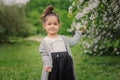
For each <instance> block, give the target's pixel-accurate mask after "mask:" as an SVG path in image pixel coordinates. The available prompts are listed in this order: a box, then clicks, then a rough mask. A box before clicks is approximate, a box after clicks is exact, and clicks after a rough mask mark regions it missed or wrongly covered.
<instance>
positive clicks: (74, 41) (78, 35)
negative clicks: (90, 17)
mask: <svg viewBox="0 0 120 80" xmlns="http://www.w3.org/2000/svg"><path fill="white" fill-rule="evenodd" d="M81 36H82V32H81V31H75V35H74V36H73V37H72V38H68V37H67V38H66V39H67V41H68V43H69V45H70V46H74V45H75V44H77V43H78V42H79V40H80V38H81Z"/></svg>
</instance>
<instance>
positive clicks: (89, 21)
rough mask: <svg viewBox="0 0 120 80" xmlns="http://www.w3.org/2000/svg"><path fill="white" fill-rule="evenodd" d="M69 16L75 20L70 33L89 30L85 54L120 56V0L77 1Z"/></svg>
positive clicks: (72, 6) (70, 9) (85, 43)
mask: <svg viewBox="0 0 120 80" xmlns="http://www.w3.org/2000/svg"><path fill="white" fill-rule="evenodd" d="M69 14H70V16H72V17H73V18H74V20H73V24H72V25H71V28H70V29H69V30H68V31H70V32H72V31H74V29H75V28H76V29H79V28H80V27H86V28H87V33H86V35H85V36H86V37H87V39H88V40H85V41H83V42H82V43H81V44H82V45H83V46H84V53H87V54H90V55H120V0H76V1H74V2H73V4H72V5H71V6H70V7H69Z"/></svg>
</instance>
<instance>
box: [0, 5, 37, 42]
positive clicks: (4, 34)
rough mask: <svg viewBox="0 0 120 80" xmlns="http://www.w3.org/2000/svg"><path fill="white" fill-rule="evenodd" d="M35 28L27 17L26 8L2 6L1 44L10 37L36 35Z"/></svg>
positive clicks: (0, 6) (0, 8)
mask: <svg viewBox="0 0 120 80" xmlns="http://www.w3.org/2000/svg"><path fill="white" fill-rule="evenodd" d="M35 33H36V32H35V28H34V27H33V26H32V25H31V24H30V23H29V22H28V20H27V18H26V16H25V10H24V6H22V7H19V6H17V5H11V6H8V5H5V4H0V42H1V41H2V42H5V41H9V38H10V37H12V36H13V37H14V36H16V37H26V36H29V35H31V34H35Z"/></svg>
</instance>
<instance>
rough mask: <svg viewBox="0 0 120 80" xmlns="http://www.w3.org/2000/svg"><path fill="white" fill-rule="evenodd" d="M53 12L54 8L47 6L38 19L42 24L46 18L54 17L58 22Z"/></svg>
mask: <svg viewBox="0 0 120 80" xmlns="http://www.w3.org/2000/svg"><path fill="white" fill-rule="evenodd" d="M53 10H54V7H53V6H52V5H51V6H48V7H47V8H46V9H45V11H44V12H43V14H42V16H41V17H40V19H41V20H42V21H43V23H44V22H46V17H47V16H56V17H57V18H58V22H60V20H59V16H58V15H57V14H56V13H55V12H53Z"/></svg>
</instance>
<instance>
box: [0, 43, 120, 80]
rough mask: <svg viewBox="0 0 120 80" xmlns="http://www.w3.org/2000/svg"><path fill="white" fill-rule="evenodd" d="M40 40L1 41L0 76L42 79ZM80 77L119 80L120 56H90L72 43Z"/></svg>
mask: <svg viewBox="0 0 120 80" xmlns="http://www.w3.org/2000/svg"><path fill="white" fill-rule="evenodd" d="M39 44H40V43H39V42H34V41H22V42H17V43H12V44H0V80H40V76H41V71H42V60H41V55H40V53H39V51H38V48H39ZM72 52H73V53H74V54H73V58H74V63H75V71H76V75H77V80H120V57H115V56H114V57H112V56H103V57H100V56H88V55H86V54H83V53H82V49H80V45H79V44H77V45H76V46H74V47H72Z"/></svg>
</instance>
